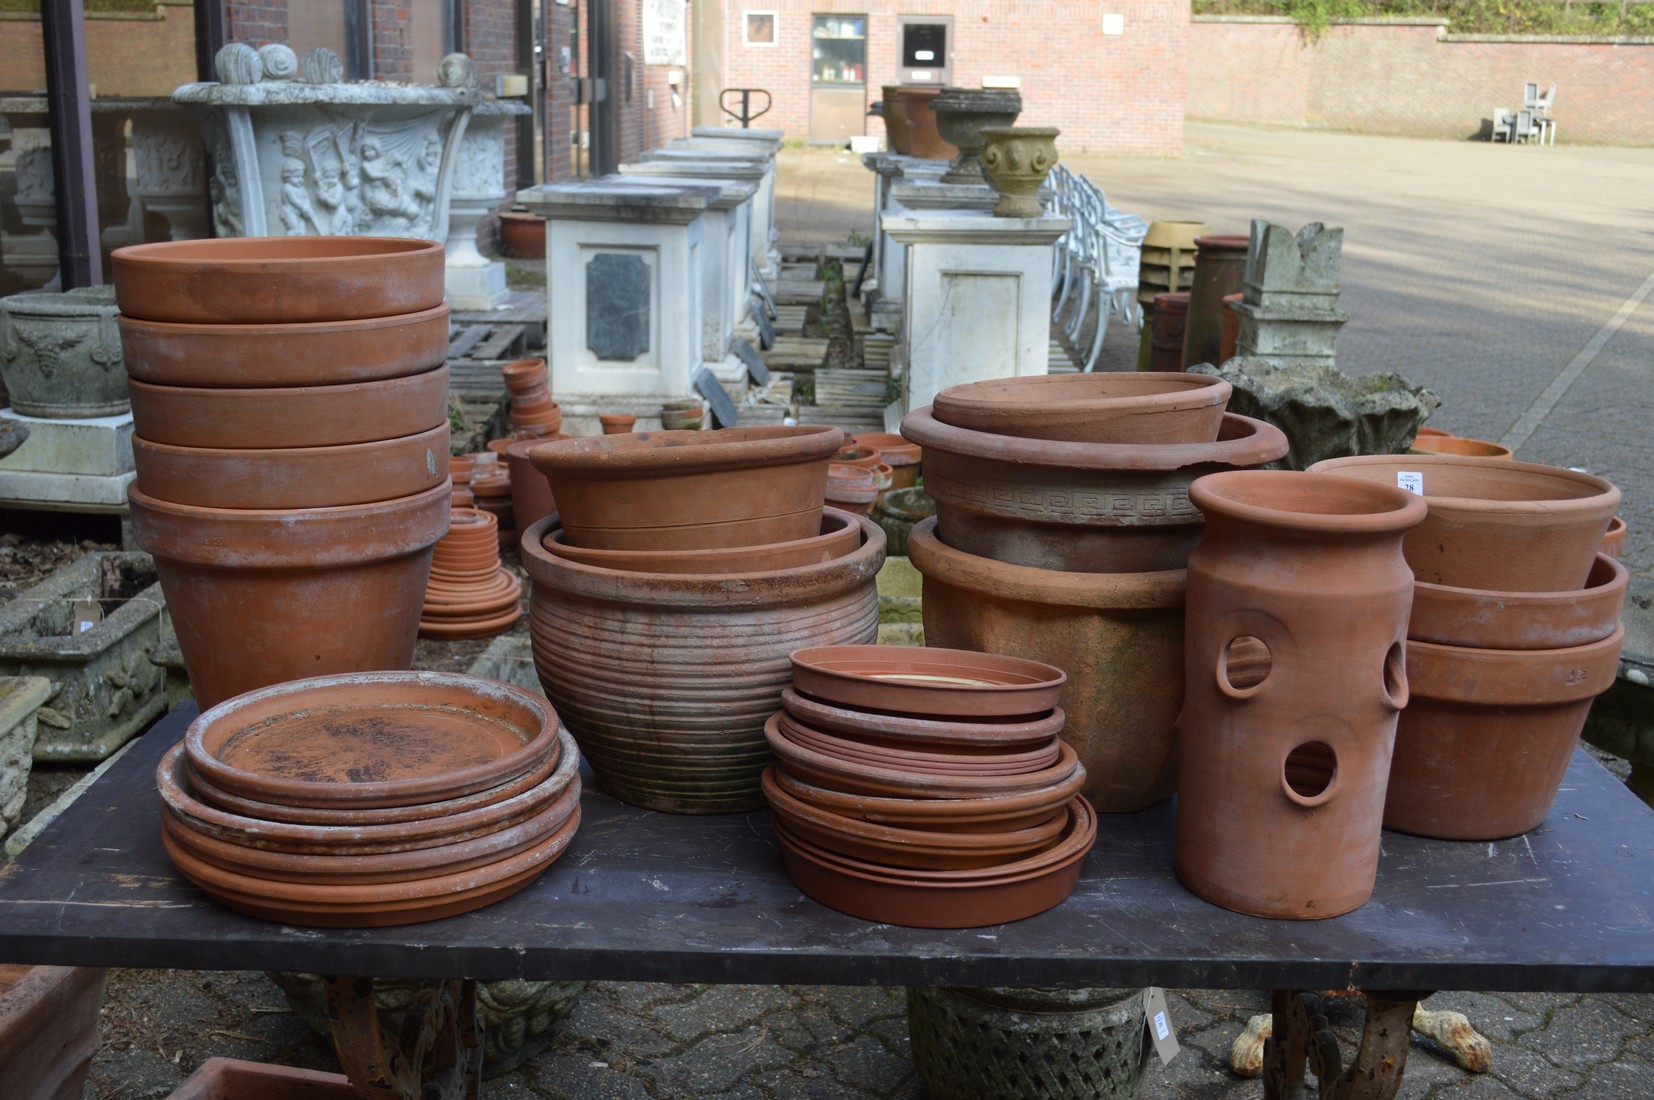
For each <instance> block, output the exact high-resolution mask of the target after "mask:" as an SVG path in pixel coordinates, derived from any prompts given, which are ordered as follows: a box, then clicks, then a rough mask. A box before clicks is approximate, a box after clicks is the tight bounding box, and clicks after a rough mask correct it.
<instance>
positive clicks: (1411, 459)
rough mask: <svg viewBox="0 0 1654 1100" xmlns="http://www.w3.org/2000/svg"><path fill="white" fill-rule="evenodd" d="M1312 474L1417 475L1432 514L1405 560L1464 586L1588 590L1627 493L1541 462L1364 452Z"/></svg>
mask: <svg viewBox="0 0 1654 1100" xmlns="http://www.w3.org/2000/svg"><path fill="white" fill-rule="evenodd" d="M1310 470H1311V471H1312V472H1320V473H1329V474H1339V475H1340V476H1343V477H1359V478H1364V479H1366V480H1368V481H1377V482H1380V483H1382V484H1385V485H1394V484H1396V477H1397V475H1398V474H1400V473H1403V472H1411V473H1417V474H1419V475H1420V476H1421V478H1422V480H1423V491H1424V497H1425V499H1426V500H1427V501H1428V502H1429V505H1430V515H1429V516H1428V518H1426V520H1425V521H1424V523H1422V524H1420V525H1419V526H1418V527H1416V528H1414V529H1413V531H1412V532H1411V533H1410V534H1409V535H1408V536H1407V564H1408V565H1411V566H1412V567H1413V572H1414V574H1416V575H1417V577H1418V579H1419V580H1421V581H1428V582H1430V583H1431V584H1448V585H1453V586H1454V587H1458V588H1494V589H1499V590H1501V591H1505V592H1560V591H1564V590H1566V589H1570V588H1579V587H1581V586H1583V585H1584V584H1585V578H1586V576H1587V574H1589V573H1590V572H1591V563H1592V562H1593V561H1595V560H1596V556H1597V552H1598V551H1599V550H1600V549H1601V548H1602V536H1603V534H1604V532H1606V531H1607V530H1608V524H1609V521H1610V520H1612V519H1613V518H1614V512H1615V510H1616V509H1617V508H1618V507H1619V503H1620V491H1619V490H1618V489H1616V488H1615V487H1614V486H1613V485H1611V484H1609V483H1608V482H1607V481H1604V480H1603V479H1602V478H1600V477H1594V476H1592V475H1591V474H1585V473H1580V472H1578V471H1576V470H1564V469H1561V468H1559V467H1556V466H1542V465H1540V464H1538V463H1536V462H1488V461H1485V460H1483V459H1477V458H1464V457H1461V456H1458V455H1358V456H1356V457H1354V458H1330V459H1327V460H1326V461H1324V462H1317V463H1316V464H1315V465H1314V466H1312V467H1310Z"/></svg>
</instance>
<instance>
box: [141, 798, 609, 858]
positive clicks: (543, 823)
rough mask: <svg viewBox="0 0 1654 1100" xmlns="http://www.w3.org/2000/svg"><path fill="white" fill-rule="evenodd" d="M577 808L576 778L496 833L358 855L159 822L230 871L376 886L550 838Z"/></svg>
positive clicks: (165, 818) (165, 819)
mask: <svg viewBox="0 0 1654 1100" xmlns="http://www.w3.org/2000/svg"><path fill="white" fill-rule="evenodd" d="M579 808H580V780H579V779H578V778H576V779H575V781H574V782H573V783H570V784H569V786H568V789H566V790H565V791H564V792H563V793H562V794H561V795H559V796H558V797H557V799H556V800H555V801H553V802H552V803H551V805H549V806H547V807H546V808H545V809H544V810H542V811H541V812H539V813H538V814H535V815H534V816H533V817H531V818H528V819H526V820H524V821H520V822H518V823H517V824H515V825H512V826H509V827H508V828H505V829H501V830H500V831H499V832H497V833H488V834H486V835H484V836H479V837H476V838H475V839H473V840H466V841H461V842H459V843H457V844H443V845H439V846H438V847H435V848H421V849H418V850H415V851H411V852H389V853H385V854H382V855H364V856H346V855H326V854H322V855H299V854H291V853H287V852H269V851H264V850H262V849H258V848H247V847H244V846H242V845H240V844H235V843H233V842H230V841H226V840H220V839H218V838H216V837H213V836H209V835H207V834H205V833H199V832H196V831H195V830H194V829H191V828H190V827H189V825H188V824H187V823H186V822H185V821H184V820H182V819H180V818H178V817H175V816H172V815H170V814H163V815H162V817H161V825H162V828H164V829H165V830H166V834H167V836H168V837H169V838H170V839H171V840H172V841H173V843H175V844H177V845H178V846H180V847H182V848H183V849H185V850H186V851H188V852H189V853H190V854H191V855H192V856H195V857H196V858H197V859H200V860H201V861H202V862H204V863H209V864H211V865H213V866H214V867H218V868H220V869H221V870H225V871H229V872H232V873H235V874H242V875H247V876H250V877H252V878H261V879H267V880H269V881H272V882H296V883H309V882H317V883H329V882H333V883H337V882H340V881H346V882H352V883H358V884H380V883H389V882H418V881H420V880H422V879H428V878H435V877H438V876H442V875H453V874H459V873H461V872H463V871H469V870H471V869H472V868H473V867H481V866H483V865H485V864H489V863H497V862H498V861H500V860H502V859H508V858H510V857H511V856H514V855H517V854H518V853H519V852H523V851H526V850H528V849H529V848H532V847H534V846H535V845H537V844H539V843H541V842H542V841H544V840H545V839H546V838H547V837H549V836H551V834H553V833H555V832H556V831H557V830H558V829H560V828H562V826H563V824H564V823H565V822H566V821H567V820H568V819H569V817H570V816H571V815H573V814H574V813H575V812H576V811H577V810H578V809H579Z"/></svg>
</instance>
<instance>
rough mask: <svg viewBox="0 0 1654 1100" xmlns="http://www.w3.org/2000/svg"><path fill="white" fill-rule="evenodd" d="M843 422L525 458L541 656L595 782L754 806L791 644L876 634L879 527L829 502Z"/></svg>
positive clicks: (570, 447)
mask: <svg viewBox="0 0 1654 1100" xmlns="http://www.w3.org/2000/svg"><path fill="white" fill-rule="evenodd" d="M842 440H843V433H842V432H840V431H839V430H838V429H837V428H805V427H765V428H731V429H724V430H720V431H710V432H691V431H661V432H637V433H630V434H625V435H608V436H589V437H584V438H578V439H564V440H559V441H556V442H552V443H545V444H541V445H539V446H537V447H535V448H533V449H532V450H531V451H530V452H529V458H530V461H531V462H532V463H533V465H534V467H535V468H536V469H537V470H539V471H540V472H541V475H542V476H543V477H544V478H546V479H547V480H548V481H549V483H550V487H551V490H552V492H553V493H554V494H555V496H556V499H557V504H558V508H559V512H558V515H556V516H553V517H548V518H547V519H544V520H541V521H540V522H538V523H536V524H534V525H533V526H532V527H530V528H528V530H527V531H525V532H524V534H523V539H522V555H523V565H524V567H525V568H527V570H528V572H529V576H530V577H531V578H532V580H533V582H534V593H533V599H532V602H531V607H530V627H531V632H532V634H533V644H534V664H535V668H536V669H537V670H538V672H539V674H540V681H541V683H542V684H543V685H544V686H545V689H546V694H547V696H548V697H549V698H550V699H552V701H553V702H555V703H556V705H557V710H558V713H559V714H560V715H561V716H562V718H563V721H564V722H566V723H567V725H568V728H569V729H570V731H572V732H573V734H574V736H575V739H576V740H577V741H579V743H580V748H581V751H582V752H583V753H584V754H585V756H586V759H587V760H588V761H589V762H590V764H591V767H592V771H593V773H594V774H595V776H596V777H597V781H598V783H599V784H600V785H601V786H602V787H603V789H604V790H605V791H607V792H609V793H610V794H612V795H614V796H615V797H617V798H620V799H622V800H624V801H627V802H631V803H633V804H636V805H640V806H646V807H649V808H651V809H661V810H669V811H673V812H679V813H726V812H733V811H738V810H749V809H754V808H757V807H759V806H762V805H763V801H764V800H763V795H762V793H761V792H760V790H759V775H760V773H762V771H763V770H764V768H765V766H766V765H768V764H769V762H770V759H771V758H770V752H769V748H768V746H767V745H766V743H765V740H764V722H765V720H766V719H767V718H768V717H769V716H770V715H772V714H774V713H775V711H776V709H777V708H778V707H779V706H780V704H781V691H782V689H783V688H785V687H786V686H787V684H788V683H789V682H790V680H791V666H790V665H789V663H788V660H787V657H788V654H790V653H791V652H792V651H793V650H795V649H798V648H801V647H805V646H811V645H825V644H835V643H848V642H871V641H872V640H873V639H874V638H875V637H876V636H877V633H878V594H877V591H876V589H875V587H874V579H875V576H876V575H877V573H878V570H879V566H880V565H882V564H883V563H884V545H885V541H884V534H883V532H881V531H880V530H879V529H878V527H877V526H876V525H874V524H873V523H872V522H871V521H870V520H867V519H865V518H862V517H859V516H851V515H848V514H846V513H844V512H841V511H838V510H836V509H832V508H824V507H823V504H822V501H823V494H824V491H825V487H826V480H827V465H828V462H829V460H830V459H831V458H832V455H833V453H834V452H835V451H836V450H837V449H838V448H839V445H840V443H841V442H842Z"/></svg>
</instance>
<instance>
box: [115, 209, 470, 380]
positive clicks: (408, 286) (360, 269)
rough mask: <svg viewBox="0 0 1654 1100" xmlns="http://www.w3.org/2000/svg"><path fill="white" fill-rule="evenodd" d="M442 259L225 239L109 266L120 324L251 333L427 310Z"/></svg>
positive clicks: (127, 256) (309, 243) (288, 241)
mask: <svg viewBox="0 0 1654 1100" xmlns="http://www.w3.org/2000/svg"><path fill="white" fill-rule="evenodd" d="M442 255H443V253H442V244H441V242H440V241H422V240H417V239H412V238H402V237H225V238H220V239H217V240H194V241H163V242H161V243H159V244H137V245H129V246H128V247H126V248H117V249H116V250H115V251H114V252H113V253H112V254H111V255H110V262H111V264H112V267H113V271H114V281H115V301H116V302H117V304H119V305H120V307H121V312H122V313H123V314H125V315H126V316H128V317H133V318H138V319H140V320H145V321H173V322H178V323H181V324H189V325H252V324H276V323H282V324H292V323H297V322H304V321H350V320H355V319H357V318H362V317H389V316H391V315H393V314H399V313H418V312H420V311H422V310H427V309H435V308H436V307H438V306H440V305H441V304H442V296H443V266H442ZM440 361H441V360H438V362H440ZM424 365H425V366H427V367H429V366H434V365H435V364H434V363H426V364H424Z"/></svg>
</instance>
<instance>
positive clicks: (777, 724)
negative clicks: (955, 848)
mask: <svg viewBox="0 0 1654 1100" xmlns="http://www.w3.org/2000/svg"><path fill="white" fill-rule="evenodd" d="M764 738H765V739H766V740H767V741H768V742H769V745H770V751H771V752H773V753H775V758H776V759H777V760H778V761H779V762H780V763H781V766H782V767H784V768H785V769H787V771H789V772H791V773H792V774H793V775H795V776H797V777H798V778H799V779H802V780H803V781H804V782H806V783H810V784H813V785H814V786H817V787H825V788H827V789H828V790H835V791H844V792H846V793H848V794H867V795H875V796H878V797H881V798H983V797H990V796H999V795H1015V794H1023V793H1027V792H1030V791H1039V790H1043V789H1045V788H1048V787H1051V786H1053V785H1055V784H1058V783H1063V782H1067V781H1068V780H1069V779H1070V778H1071V777H1072V776H1073V775H1074V773H1075V772H1076V771H1078V772H1080V774H1081V775H1082V776H1083V775H1084V773H1085V769H1084V768H1083V767H1081V765H1080V761H1079V757H1077V756H1076V755H1075V754H1074V750H1073V749H1071V748H1069V747H1068V745H1066V744H1063V743H1061V742H1059V743H1058V746H1057V753H1058V756H1057V762H1056V763H1055V764H1053V765H1052V766H1051V767H1049V768H1044V769H1042V770H1040V771H1034V772H1024V773H1023V774H1021V775H933V774H928V773H925V772H916V771H908V770H902V769H897V768H882V767H877V766H875V765H871V764H862V763H857V762H855V761H850V760H843V759H840V758H839V757H836V756H829V755H827V754H826V753H821V752H816V751H815V750H814V749H808V748H805V747H804V746H803V745H800V744H798V743H796V742H794V741H792V740H790V739H788V738H787V737H786V736H784V735H783V734H782V733H781V715H779V714H777V715H773V716H771V718H770V720H769V721H768V722H766V723H765V724H764Z"/></svg>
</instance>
